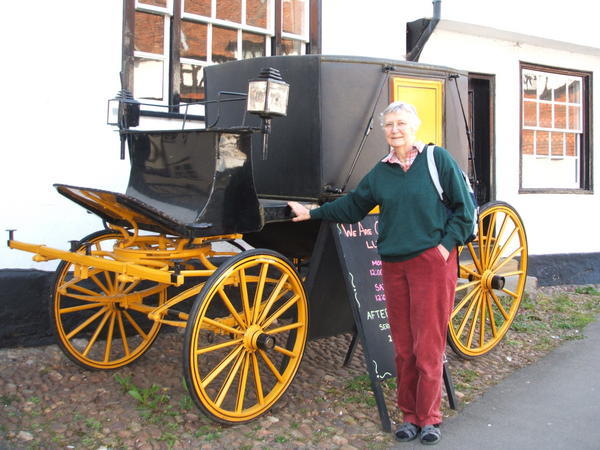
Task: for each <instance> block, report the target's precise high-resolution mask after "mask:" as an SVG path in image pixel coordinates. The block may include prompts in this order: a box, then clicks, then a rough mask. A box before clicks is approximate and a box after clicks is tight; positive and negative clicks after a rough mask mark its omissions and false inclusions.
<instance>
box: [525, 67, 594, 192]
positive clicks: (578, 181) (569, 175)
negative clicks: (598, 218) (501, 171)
mask: <svg viewBox="0 0 600 450" xmlns="http://www.w3.org/2000/svg"><path fill="white" fill-rule="evenodd" d="M589 83H590V74H589V73H583V72H574V71H568V70H561V69H550V68H546V67H539V66H533V65H528V64H523V65H522V66H521V86H522V89H521V112H522V114H521V191H549V190H568V191H571V190H591V164H590V157H589V156H590V133H589V123H588V117H589V111H588V108H589V104H590V102H589V98H588V96H589Z"/></svg>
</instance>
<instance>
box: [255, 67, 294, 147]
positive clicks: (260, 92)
mask: <svg viewBox="0 0 600 450" xmlns="http://www.w3.org/2000/svg"><path fill="white" fill-rule="evenodd" d="M289 92H290V85H289V84H287V83H286V82H285V81H283V80H282V78H281V74H280V73H279V70H277V69H274V68H272V67H269V68H266V69H262V70H261V72H260V75H259V76H258V78H256V79H254V80H250V82H249V83H248V101H247V106H246V109H247V110H248V112H249V113H252V114H257V115H259V116H260V117H261V119H262V124H263V126H262V130H261V131H262V133H263V149H262V158H263V159H267V155H268V135H269V134H271V118H272V117H281V116H285V115H287V106H288V94H289Z"/></svg>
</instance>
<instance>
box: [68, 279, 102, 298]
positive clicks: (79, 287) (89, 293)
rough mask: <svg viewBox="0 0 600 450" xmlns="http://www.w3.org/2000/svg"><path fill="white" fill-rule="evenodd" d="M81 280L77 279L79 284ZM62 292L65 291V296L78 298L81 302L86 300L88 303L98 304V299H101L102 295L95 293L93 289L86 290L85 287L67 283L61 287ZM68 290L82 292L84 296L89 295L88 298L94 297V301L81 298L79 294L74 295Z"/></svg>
mask: <svg viewBox="0 0 600 450" xmlns="http://www.w3.org/2000/svg"><path fill="white" fill-rule="evenodd" d="M80 281H81V280H80V279H77V282H80ZM60 289H61V291H63V292H64V293H65V295H68V296H69V297H73V298H78V299H81V300H85V301H88V302H97V301H98V298H97V297H101V296H102V294H100V293H98V292H94V291H92V290H91V289H88V288H85V287H83V286H79V285H78V284H75V283H71V282H69V283H65V284H63V285H62V286H61V287H60ZM68 289H74V290H76V291H79V292H81V293H82V294H87V295H88V296H90V297H92V298H93V299H88V297H86V296H79V295H78V294H74V293H72V292H68Z"/></svg>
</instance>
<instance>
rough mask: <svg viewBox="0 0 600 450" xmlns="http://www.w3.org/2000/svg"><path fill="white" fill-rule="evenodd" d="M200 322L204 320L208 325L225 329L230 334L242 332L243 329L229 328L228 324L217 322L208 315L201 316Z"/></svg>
mask: <svg viewBox="0 0 600 450" xmlns="http://www.w3.org/2000/svg"><path fill="white" fill-rule="evenodd" d="M202 322H206V323H207V324H208V325H212V326H213V327H217V328H220V329H221V330H224V331H226V332H227V333H231V334H244V331H242V330H238V329H236V328H231V327H230V326H228V325H225V324H224V323H221V322H218V321H216V320H212V319H210V318H208V317H203V318H202Z"/></svg>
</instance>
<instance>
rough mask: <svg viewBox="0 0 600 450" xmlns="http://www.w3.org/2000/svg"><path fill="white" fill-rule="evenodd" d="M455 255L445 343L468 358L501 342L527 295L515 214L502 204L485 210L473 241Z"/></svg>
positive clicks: (523, 241)
mask: <svg viewBox="0 0 600 450" xmlns="http://www.w3.org/2000/svg"><path fill="white" fill-rule="evenodd" d="M459 250H460V253H459V264H460V270H459V280H458V283H457V287H456V299H455V305H454V310H453V311H452V315H451V317H450V323H449V326H448V330H449V332H448V334H449V343H450V346H451V347H452V349H453V350H454V351H455V352H456V353H457V354H458V355H460V356H462V357H465V358H472V357H476V356H481V355H484V354H486V353H488V352H489V351H490V350H492V349H493V348H494V347H495V346H496V345H497V344H498V343H499V342H500V341H501V340H502V338H503V337H504V335H505V334H506V332H507V331H508V329H509V327H510V325H511V323H512V321H513V320H514V318H515V316H516V314H517V310H518V308H519V305H520V303H521V299H522V298H523V295H524V292H525V281H526V279H527V237H526V234H525V228H524V227H523V222H522V221H521V218H520V217H519V214H517V212H516V211H515V210H514V209H513V208H512V207H511V206H510V205H508V204H507V203H504V202H491V203H487V204H485V205H484V206H483V207H482V208H481V210H480V213H479V231H478V236H477V239H476V240H474V241H473V242H470V243H468V244H467V245H465V246H463V247H461V248H460V249H459Z"/></svg>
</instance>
